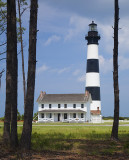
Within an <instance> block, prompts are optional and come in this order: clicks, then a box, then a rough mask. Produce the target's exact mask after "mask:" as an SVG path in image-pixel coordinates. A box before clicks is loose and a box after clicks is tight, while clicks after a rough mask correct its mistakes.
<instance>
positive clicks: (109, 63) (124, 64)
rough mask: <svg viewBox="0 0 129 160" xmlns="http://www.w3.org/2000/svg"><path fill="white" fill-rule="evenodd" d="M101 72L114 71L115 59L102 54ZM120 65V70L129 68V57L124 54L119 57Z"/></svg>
mask: <svg viewBox="0 0 129 160" xmlns="http://www.w3.org/2000/svg"><path fill="white" fill-rule="evenodd" d="M99 64H100V72H101V73H107V72H111V71H113V59H112V58H110V59H106V58H104V57H103V56H102V55H100V56H99ZM118 66H119V69H120V70H127V69H129V58H127V57H124V56H119V57H118Z"/></svg>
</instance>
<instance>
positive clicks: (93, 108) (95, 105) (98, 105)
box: [90, 101, 101, 110]
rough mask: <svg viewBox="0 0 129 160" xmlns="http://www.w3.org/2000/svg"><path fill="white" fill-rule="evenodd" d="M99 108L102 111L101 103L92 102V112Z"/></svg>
mask: <svg viewBox="0 0 129 160" xmlns="http://www.w3.org/2000/svg"><path fill="white" fill-rule="evenodd" d="M97 107H99V110H101V101H92V103H91V105H90V110H97Z"/></svg>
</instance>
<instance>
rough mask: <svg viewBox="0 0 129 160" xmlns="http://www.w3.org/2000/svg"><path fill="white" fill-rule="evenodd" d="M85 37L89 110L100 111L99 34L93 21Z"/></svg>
mask: <svg viewBox="0 0 129 160" xmlns="http://www.w3.org/2000/svg"><path fill="white" fill-rule="evenodd" d="M85 39H86V40H87V41H88V43H87V45H88V48H87V69H86V88H85V90H86V91H89V93H91V97H92V103H91V106H90V110H100V111H101V100H100V75H99V57H98V41H99V40H100V36H99V34H98V31H97V24H95V23H94V21H92V23H91V24H89V31H88V35H87V36H86V37H85Z"/></svg>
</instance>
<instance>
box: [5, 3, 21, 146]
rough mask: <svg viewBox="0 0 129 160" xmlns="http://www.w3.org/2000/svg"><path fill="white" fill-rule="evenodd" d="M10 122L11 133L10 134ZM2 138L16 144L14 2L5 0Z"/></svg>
mask: <svg viewBox="0 0 129 160" xmlns="http://www.w3.org/2000/svg"><path fill="white" fill-rule="evenodd" d="M10 122H11V134H10ZM3 136H4V140H5V141H6V143H10V142H11V146H12V147H15V146H17V142H18V141H17V33H16V2H15V0H7V64H6V106H5V121H4V135H3Z"/></svg>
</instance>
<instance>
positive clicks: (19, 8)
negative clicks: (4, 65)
mask: <svg viewBox="0 0 129 160" xmlns="http://www.w3.org/2000/svg"><path fill="white" fill-rule="evenodd" d="M18 11H19V26H20V40H21V41H20V43H21V55H22V75H23V92H24V110H25V100H26V81H25V68H24V52H23V38H22V21H21V4H20V0H18Z"/></svg>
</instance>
